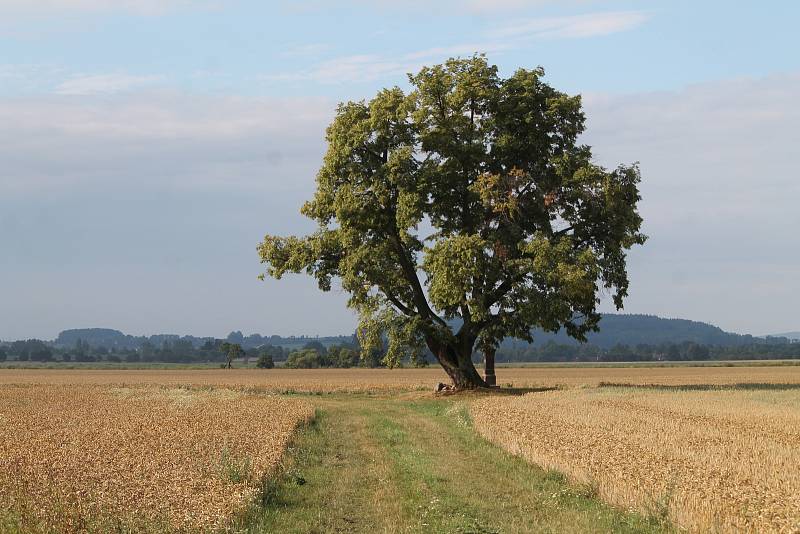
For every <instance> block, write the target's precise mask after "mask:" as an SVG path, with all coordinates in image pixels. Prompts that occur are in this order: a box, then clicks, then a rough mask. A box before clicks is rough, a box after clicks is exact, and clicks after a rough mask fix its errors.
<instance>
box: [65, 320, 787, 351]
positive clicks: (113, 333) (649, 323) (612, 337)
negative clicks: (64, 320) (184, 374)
mask: <svg viewBox="0 0 800 534" xmlns="http://www.w3.org/2000/svg"><path fill="white" fill-rule="evenodd" d="M533 336H534V346H543V345H545V344H547V343H548V342H550V341H552V342H555V343H557V344H561V345H575V344H577V343H578V342H577V341H575V340H574V339H572V338H570V337H569V336H567V335H566V333H565V332H563V331H561V332H559V333H558V334H551V333H546V332H541V331H534V332H533ZM588 338H589V343H590V344H591V345H594V346H596V347H599V348H604V349H608V348H611V347H614V346H616V345H629V346H631V347H635V346H636V345H639V344H648V345H659V344H663V343H675V344H679V343H685V342H693V343H697V344H700V345H713V346H721V347H735V346H744V345H754V344H764V343H786V342H788V341H789V340H787V339H785V338H780V337H770V338H763V337H754V336H751V335H741V334H734V333H731V332H725V331H724V330H722V329H721V328H719V327H716V326H713V325H710V324H708V323H703V322H699V321H688V320H686V319H663V318H661V317H656V316H655V315H629V314H605V315H603V318H602V320H601V321H600V331H599V332H595V333H591V334H589V335H588ZM226 339H227V341H229V342H231V343H239V344H241V345H242V347H244V348H255V347H260V346H263V345H273V346H283V347H285V348H289V349H291V348H298V347H301V346H303V345H304V344H305V343H308V342H309V341H319V342H320V343H322V344H323V345H326V346H327V345H332V344H340V343H349V342H352V341H353V337H352V335H343V336H332V337H314V336H289V337H283V336H277V335H270V336H262V335H260V334H251V335H248V336H245V335H243V334H242V333H241V332H238V331H237V332H231V333H230V334H229V335H228V337H227V338H226ZM78 340H81V342H82V343H87V344H88V345H89V346H91V347H105V348H108V349H111V348H117V349H138V348H139V347H141V346H142V345H143V344H144V343H150V344H152V345H154V346H156V347H160V346H162V345H163V344H164V343H165V342H169V343H174V342H176V341H182V342H184V343H186V342H189V343H191V344H192V345H193V346H194V347H199V346H201V345H203V344H204V343H205V342H206V341H209V340H210V341H213V340H214V338H213V337H195V336H179V335H174V334H157V335H152V336H131V335H126V334H124V333H122V332H120V331H119V330H112V329H108V328H83V329H75V330H65V331H63V332H61V333H60V334H59V335H58V338H56V340H55V341H54V343H53V344H54V345H55V346H57V347H62V348H71V347H74V346H75V344H76V343H77V342H78ZM522 347H528V344H527V343H526V342H525V341H520V340H513V339H507V340H506V341H504V342H503V345H502V348H522Z"/></svg>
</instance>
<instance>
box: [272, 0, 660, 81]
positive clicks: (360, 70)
mask: <svg viewBox="0 0 800 534" xmlns="http://www.w3.org/2000/svg"><path fill="white" fill-rule="evenodd" d="M511 3H513V4H521V3H522V2H511ZM649 17H650V15H649V14H647V13H644V12H641V11H621V12H611V13H591V14H586V15H575V16H569V17H551V18H537V19H528V20H523V21H517V22H514V23H511V24H507V25H505V26H498V27H496V28H494V29H492V30H490V31H487V32H485V39H483V40H477V41H473V42H466V43H456V44H453V45H445V46H438V47H432V48H427V49H424V50H418V51H415V52H408V53H405V54H400V55H394V56H388V55H379V54H359V55H348V56H340V57H335V58H331V59H328V60H326V61H322V62H320V63H318V64H317V65H314V66H313V67H311V68H308V69H304V70H297V71H290V72H282V73H277V74H267V75H264V76H262V77H261V78H262V79H264V80H267V81H274V82H294V81H301V80H312V81H316V82H320V83H326V84H336V83H346V82H369V81H374V80H379V79H384V78H389V77H396V76H401V75H404V74H406V73H408V72H415V71H417V70H419V69H420V68H421V67H422V66H423V65H425V64H426V63H428V62H429V60H434V61H440V60H441V59H442V58H445V57H452V56H469V55H472V54H474V53H493V52H502V51H505V50H514V49H520V48H523V47H525V46H526V45H528V44H529V42H530V40H532V39H579V38H588V37H600V36H604V35H610V34H613V33H618V32H622V31H625V30H629V29H632V28H635V27H637V26H639V25H641V24H643V23H644V22H645V21H647V20H648V19H649Z"/></svg>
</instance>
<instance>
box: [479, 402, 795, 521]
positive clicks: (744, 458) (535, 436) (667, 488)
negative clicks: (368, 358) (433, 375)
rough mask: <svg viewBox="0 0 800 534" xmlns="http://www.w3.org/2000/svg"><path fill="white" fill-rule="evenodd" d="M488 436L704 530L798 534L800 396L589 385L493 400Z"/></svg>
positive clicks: (614, 499)
mask: <svg viewBox="0 0 800 534" xmlns="http://www.w3.org/2000/svg"><path fill="white" fill-rule="evenodd" d="M471 413H472V416H473V420H474V423H475V426H476V428H477V429H478V431H479V432H480V433H482V434H483V435H484V436H485V437H486V438H487V439H489V440H491V441H493V442H495V443H497V444H498V445H500V446H502V447H504V448H506V449H507V450H509V451H511V452H513V453H515V454H519V455H521V456H523V457H525V458H527V459H528V460H530V461H532V462H534V463H536V464H539V465H540V466H542V467H544V468H552V469H556V470H558V471H561V472H563V473H565V474H567V475H568V476H569V477H570V478H572V479H573V480H574V481H576V482H579V483H586V484H589V485H590V486H592V487H594V488H595V489H596V490H597V491H598V493H599V495H600V496H601V497H602V498H603V499H605V500H607V501H609V502H611V503H613V504H615V505H619V506H621V507H625V508H628V507H631V508H636V509H639V510H644V511H645V512H649V513H655V514H659V515H660V514H668V516H669V518H670V519H671V520H672V521H674V522H675V523H676V524H677V525H679V526H681V527H684V528H687V529H689V530H691V531H698V532H800V389H797V388H794V387H788V388H787V387H784V388H775V389H767V388H754V389H747V388H743V389H728V390H726V389H711V390H685V389H684V390H680V389H659V388H615V387H611V388H583V389H578V388H576V389H571V390H563V391H548V392H542V393H529V394H527V395H524V396H519V397H490V398H484V399H480V400H478V401H477V402H475V403H474V404H473V406H472V410H471Z"/></svg>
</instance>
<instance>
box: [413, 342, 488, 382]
mask: <svg viewBox="0 0 800 534" xmlns="http://www.w3.org/2000/svg"><path fill="white" fill-rule="evenodd" d="M426 342H427V345H428V348H429V349H431V352H433V355H434V356H436V359H437V360H438V361H439V364H440V365H441V366H442V368H443V369H444V372H445V373H447V376H449V377H450V380H452V382H453V386H455V388H456V389H476V388H485V387H487V385H486V381H485V380H484V379H483V378H481V375H480V374H479V373H478V370H477V369H475V364H473V363H472V344H471V343H470V344H466V343H465V344H462V345H463V346H458V345H455V344H452V343H445V342H442V341H439V340H436V339H432V338H429V339H427V340H426ZM467 345H469V346H467Z"/></svg>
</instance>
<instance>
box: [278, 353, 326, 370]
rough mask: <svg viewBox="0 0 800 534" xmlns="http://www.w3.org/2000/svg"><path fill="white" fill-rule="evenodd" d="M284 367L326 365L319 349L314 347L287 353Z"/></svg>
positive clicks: (296, 367) (310, 367)
mask: <svg viewBox="0 0 800 534" xmlns="http://www.w3.org/2000/svg"><path fill="white" fill-rule="evenodd" d="M285 367H287V368H289V369H317V368H319V367H326V366H325V361H324V360H323V358H322V355H321V354H320V353H319V351H317V350H316V349H304V350H298V351H294V352H291V353H289V357H288V358H286V364H285Z"/></svg>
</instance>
